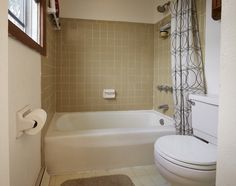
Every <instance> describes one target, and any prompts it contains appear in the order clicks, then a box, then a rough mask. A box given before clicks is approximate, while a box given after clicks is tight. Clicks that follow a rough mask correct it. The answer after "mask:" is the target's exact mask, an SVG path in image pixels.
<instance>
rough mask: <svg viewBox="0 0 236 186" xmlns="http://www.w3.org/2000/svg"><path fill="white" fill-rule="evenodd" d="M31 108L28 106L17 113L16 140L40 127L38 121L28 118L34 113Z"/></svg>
mask: <svg viewBox="0 0 236 186" xmlns="http://www.w3.org/2000/svg"><path fill="white" fill-rule="evenodd" d="M30 107H31V106H30V105H27V106H25V107H24V108H22V109H21V110H19V111H18V112H17V113H16V130H17V131H16V138H20V137H21V136H22V135H23V134H24V133H25V132H26V131H29V130H30V129H34V128H36V127H37V126H38V122H37V121H36V120H30V119H28V118H26V116H27V115H29V114H30V113H31V112H32V109H31V108H30Z"/></svg>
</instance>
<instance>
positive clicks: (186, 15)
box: [170, 0, 206, 135]
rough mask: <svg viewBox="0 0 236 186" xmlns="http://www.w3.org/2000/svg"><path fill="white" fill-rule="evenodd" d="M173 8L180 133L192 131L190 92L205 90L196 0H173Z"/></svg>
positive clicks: (177, 115)
mask: <svg viewBox="0 0 236 186" xmlns="http://www.w3.org/2000/svg"><path fill="white" fill-rule="evenodd" d="M170 12H171V64H172V79H173V90H174V103H175V113H174V119H175V123H176V129H177V133H178V134H181V135H191V134H192V132H193V131H192V125H191V102H190V101H189V99H188V97H189V94H204V93H205V92H206V89H205V80H204V66H203V60H202V52H201V46H200V38H199V31H198V20H197V12H196V4H195V0H174V1H173V2H172V3H171V6H170Z"/></svg>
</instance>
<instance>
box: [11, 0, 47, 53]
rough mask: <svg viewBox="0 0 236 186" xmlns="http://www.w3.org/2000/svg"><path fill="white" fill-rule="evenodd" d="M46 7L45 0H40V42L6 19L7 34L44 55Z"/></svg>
mask: <svg viewBox="0 0 236 186" xmlns="http://www.w3.org/2000/svg"><path fill="white" fill-rule="evenodd" d="M46 8H47V7H46V0H40V38H39V42H40V44H39V43H37V42H36V41H34V40H33V39H32V38H31V37H30V36H28V35H27V34H26V33H25V32H23V31H22V30H21V29H20V28H18V27H17V26H16V25H15V24H14V23H12V22H11V21H10V20H9V19H8V34H9V35H11V36H12V37H14V38H16V39H17V40H19V41H20V42H22V43H23V44H24V45H26V46H28V47H30V48H32V49H34V50H36V51H37V52H39V53H40V54H41V55H44V56H45V55H46V15H47V14H46V13H47V12H46Z"/></svg>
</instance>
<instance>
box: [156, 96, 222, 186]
mask: <svg viewBox="0 0 236 186" xmlns="http://www.w3.org/2000/svg"><path fill="white" fill-rule="evenodd" d="M189 99H190V101H191V105H192V127H193V133H194V135H193V136H183V135H169V136H163V137H161V138H159V139H158V140H157V141H156V142H155V145H154V157H155V164H156V166H157V168H158V169H159V172H160V173H161V175H162V176H163V177H164V178H165V179H166V180H167V181H168V182H169V183H170V184H171V185H172V186H214V185H215V177H216V160H217V146H216V144H217V125H218V98H217V97H216V96H207V95H190V96H189Z"/></svg>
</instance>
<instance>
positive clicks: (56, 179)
mask: <svg viewBox="0 0 236 186" xmlns="http://www.w3.org/2000/svg"><path fill="white" fill-rule="evenodd" d="M112 174H125V175H127V176H129V177H130V178H131V179H132V181H133V182H134V184H135V186H170V185H169V184H168V182H167V181H166V180H165V179H164V178H163V177H162V176H161V175H160V173H159V172H158V170H157V168H156V166H155V165H147V166H137V167H127V168H120V169H109V170H94V171H82V172H75V173H73V174H67V175H55V176H51V177H50V184H49V186H60V185H61V184H62V183H63V182H64V181H66V180H70V179H78V178H87V177H95V176H105V175H112Z"/></svg>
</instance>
